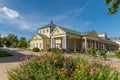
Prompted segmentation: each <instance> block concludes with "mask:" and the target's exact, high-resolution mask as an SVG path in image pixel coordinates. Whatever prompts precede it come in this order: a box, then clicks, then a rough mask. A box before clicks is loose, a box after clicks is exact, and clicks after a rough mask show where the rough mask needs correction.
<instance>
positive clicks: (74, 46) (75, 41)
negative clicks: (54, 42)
mask: <svg viewBox="0 0 120 80" xmlns="http://www.w3.org/2000/svg"><path fill="white" fill-rule="evenodd" d="M74 52H76V38H74Z"/></svg>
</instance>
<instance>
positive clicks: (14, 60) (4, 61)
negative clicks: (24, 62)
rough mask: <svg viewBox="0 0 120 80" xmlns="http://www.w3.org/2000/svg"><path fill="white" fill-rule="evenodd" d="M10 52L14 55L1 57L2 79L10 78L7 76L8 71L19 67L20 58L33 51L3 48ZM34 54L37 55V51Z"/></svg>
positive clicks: (0, 76) (0, 77)
mask: <svg viewBox="0 0 120 80" xmlns="http://www.w3.org/2000/svg"><path fill="white" fill-rule="evenodd" d="M1 49H3V50H5V51H7V52H9V53H11V54H12V55H13V56H9V57H0V80H8V78H7V71H8V70H9V69H10V68H14V67H17V66H18V65H19V63H20V58H22V57H23V56H25V55H28V56H29V55H31V53H33V52H31V51H23V50H18V49H14V48H1ZM34 55H37V53H35V54H34Z"/></svg>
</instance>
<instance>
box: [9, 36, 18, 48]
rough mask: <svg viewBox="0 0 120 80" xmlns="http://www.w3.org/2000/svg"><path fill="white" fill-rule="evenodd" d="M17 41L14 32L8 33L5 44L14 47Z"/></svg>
mask: <svg viewBox="0 0 120 80" xmlns="http://www.w3.org/2000/svg"><path fill="white" fill-rule="evenodd" d="M17 42H18V37H17V36H16V35H14V34H8V36H7V45H8V46H13V47H16V46H17V45H16V43H17Z"/></svg>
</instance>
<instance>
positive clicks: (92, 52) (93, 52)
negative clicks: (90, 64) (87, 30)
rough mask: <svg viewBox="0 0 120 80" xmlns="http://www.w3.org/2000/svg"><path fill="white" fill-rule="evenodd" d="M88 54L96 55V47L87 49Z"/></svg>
mask: <svg viewBox="0 0 120 80" xmlns="http://www.w3.org/2000/svg"><path fill="white" fill-rule="evenodd" d="M88 54H90V55H92V56H96V49H94V48H91V49H88Z"/></svg>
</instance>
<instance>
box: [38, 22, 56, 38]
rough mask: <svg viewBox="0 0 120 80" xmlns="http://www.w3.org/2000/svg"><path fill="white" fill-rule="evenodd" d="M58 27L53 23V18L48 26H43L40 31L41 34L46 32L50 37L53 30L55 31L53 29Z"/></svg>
mask: <svg viewBox="0 0 120 80" xmlns="http://www.w3.org/2000/svg"><path fill="white" fill-rule="evenodd" d="M55 27H56V25H55V24H54V23H53V21H52V20H51V22H50V23H49V24H48V25H46V26H43V27H41V28H39V29H38V33H39V34H44V35H46V36H48V37H50V34H51V32H52V31H53V29H54V28H55Z"/></svg>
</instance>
